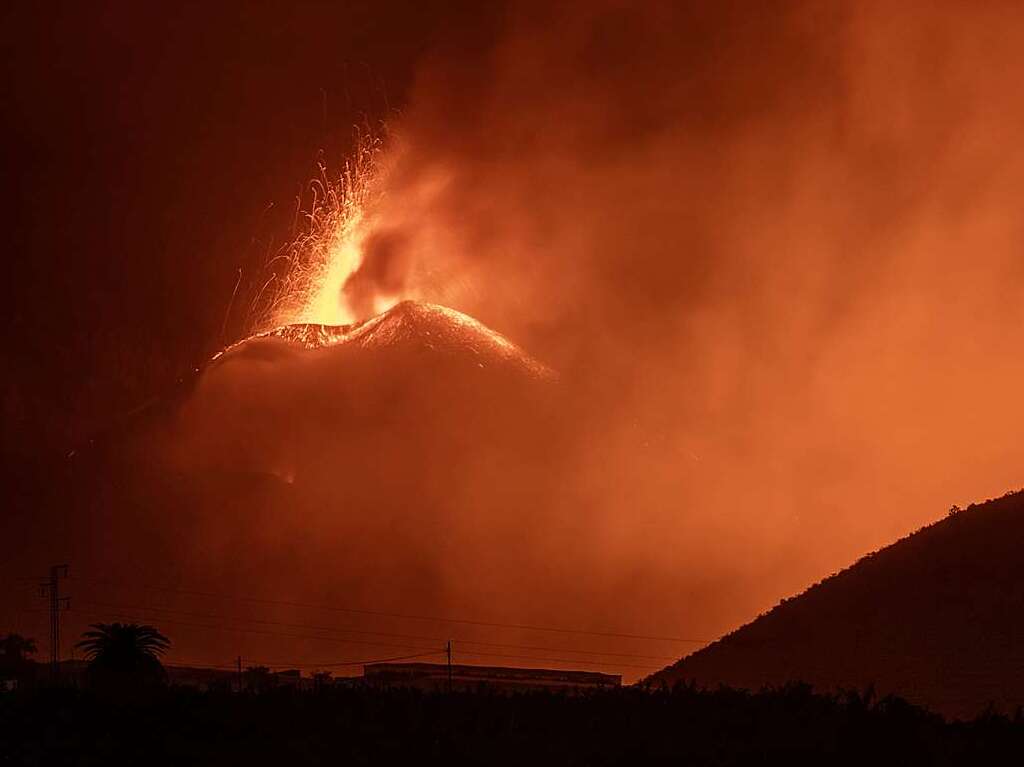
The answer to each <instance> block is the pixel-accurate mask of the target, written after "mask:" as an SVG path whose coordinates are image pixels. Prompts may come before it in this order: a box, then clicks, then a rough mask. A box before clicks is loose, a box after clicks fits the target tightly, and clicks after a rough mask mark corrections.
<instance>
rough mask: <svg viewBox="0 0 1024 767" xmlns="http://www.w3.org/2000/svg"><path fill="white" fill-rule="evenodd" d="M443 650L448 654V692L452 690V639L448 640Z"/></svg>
mask: <svg viewBox="0 0 1024 767" xmlns="http://www.w3.org/2000/svg"><path fill="white" fill-rule="evenodd" d="M444 651H445V653H446V654H447V655H448V692H449V693H450V692H451V691H452V640H450V639H449V640H448V644H446V645H445V648H444Z"/></svg>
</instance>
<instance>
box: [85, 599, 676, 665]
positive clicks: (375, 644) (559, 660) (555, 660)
mask: <svg viewBox="0 0 1024 767" xmlns="http://www.w3.org/2000/svg"><path fill="white" fill-rule="evenodd" d="M77 612H81V611H80V610H79V611H77ZM105 614H107V615H111V616H112V617H117V618H121V619H122V620H136V621H144V620H149V619H147V618H145V617H143V616H138V615H127V614H123V613H105ZM160 620H161V621H162V622H164V623H169V624H171V625H178V626H188V627H191V628H200V629H208V630H212V631H230V632H236V633H243V634H265V635H269V636H280V637H289V638H293V639H317V640H321V641H327V642H342V643H347V644H362V645H368V646H371V647H400V648H404V649H422V650H433V648H429V647H417V646H415V645H396V644H390V643H387V642H361V641H359V640H353V639H342V638H341V637H330V636H320V635H315V634H286V633H283V632H277V631H265V630H262V629H247V628H233V627H229V626H210V625H207V624H199V623H187V622H182V621H176V620H168V619H166V618H160ZM440 652H441V651H431V652H427V653H425V654H426V655H438V654H440ZM466 654H467V655H474V656H482V657H486V656H490V657H498V658H515V659H520V660H530V661H547V662H550V663H572V664H576V665H583V664H589V665H592V666H611V667H612V668H638V669H651V668H660V667H661V666H660V665H646V666H640V665H635V664H628V663H619V662H607V661H599V660H590V659H587V658H550V657H541V656H536V655H506V654H501V653H488V652H469V651H467V653H466ZM352 663H353V665H358V663H356V662H354V661H353V662H352ZM284 665H287V664H284Z"/></svg>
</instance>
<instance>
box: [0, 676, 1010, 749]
mask: <svg viewBox="0 0 1024 767" xmlns="http://www.w3.org/2000/svg"><path fill="white" fill-rule="evenodd" d="M0 744H2V748H0V754H2V756H0V764H4V765H43V764H45V765H62V764H74V765H112V764H143V765H162V764H168V765H170V764H174V765H180V764H189V765H196V764H200V765H202V764H211V765H218V767H224V765H236V764H237V765H265V764H267V765H269V764H274V765H285V764H287V765H299V764H327V763H332V764H345V765H362V764H366V765H369V764H374V765H378V764H392V763H406V764H433V763H442V762H443V763H445V764H449V765H450V764H487V765H522V764H530V765H531V766H534V767H535V766H536V765H544V764H552V765H554V764H557V765H583V764H586V765H602V764H608V765H611V764H623V765H626V764H628V765H640V764H699V765H705V764H706V765H731V764H751V763H757V764H782V765H794V764H823V763H827V764H829V765H837V764H838V765H844V764H850V765H853V764H858V765H860V764H872V765H877V764H901V765H906V764H914V765H928V764H936V765H946V764H985V763H996V761H997V760H1001V759H1003V758H1005V757H1007V756H1009V755H1013V754H1016V753H1024V719H1022V718H1021V717H1020V716H1019V715H1018V716H1017V717H1016V718H1014V719H1011V718H1007V717H1005V716H1001V715H995V714H989V715H985V716H982V717H980V718H978V719H976V720H974V721H971V722H953V723H948V722H946V721H944V720H943V719H942V718H941V717H939V716H937V715H935V714H932V713H929V712H927V711H925V710H923V709H920V708H916V707H914V706H911V705H910V704H908V703H906V702H905V701H902V700H900V699H896V698H887V699H883V700H880V701H875V700H872V699H871V696H870V695H858V694H847V695H843V696H822V695H816V694H813V693H812V692H811V691H810V689H809V688H808V687H806V686H801V685H790V686H787V687H785V688H781V689H777V690H766V691H763V692H761V693H757V694H749V693H744V692H738V691H734V690H729V689H724V688H723V689H719V690H717V691H701V690H698V689H696V688H692V687H685V686H676V687H675V688H674V689H672V690H668V689H663V690H659V691H645V690H641V689H636V688H623V689H617V690H606V691H600V692H589V693H586V694H566V693H546V692H541V693H524V694H520V695H498V694H488V693H478V694H470V693H455V694H452V695H445V694H441V693H424V692H419V691H416V690H411V689H396V690H384V691H375V690H371V689H368V688H364V687H343V686H336V687H333V688H329V689H324V690H321V691H319V692H316V693H301V692H297V691H294V690H287V689H279V690H274V691H271V692H267V693H264V694H262V695H254V694H242V695H238V694H232V693H229V692H199V691H197V690H193V689H185V688H172V689H167V690H163V691H161V692H158V693H155V694H154V695H153V696H152V697H150V698H148V699H147V700H146V701H145V702H136V703H134V704H132V705H127V704H124V703H118V702H111V700H110V699H109V698H97V697H95V696H93V695H91V694H89V693H87V692H83V691H80V690H74V689H63V690H60V689H50V690H36V691H23V692H21V693H8V694H5V695H0ZM825 759H827V762H826V761H823V760H825Z"/></svg>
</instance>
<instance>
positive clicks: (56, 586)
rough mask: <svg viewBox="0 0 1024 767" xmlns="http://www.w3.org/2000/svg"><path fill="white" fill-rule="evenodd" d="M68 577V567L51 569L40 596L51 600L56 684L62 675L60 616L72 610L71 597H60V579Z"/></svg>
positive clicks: (52, 666) (52, 671)
mask: <svg viewBox="0 0 1024 767" xmlns="http://www.w3.org/2000/svg"><path fill="white" fill-rule="evenodd" d="M67 577H68V566H67V565H53V566H51V567H50V577H49V578H48V579H46V580H45V581H43V583H42V587H41V588H40V590H39V591H40V594H42V595H43V596H44V597H49V600H50V680H51V681H52V682H56V680H57V677H58V675H59V674H60V614H61V611H63V610H70V609H71V597H62V596H61V595H60V579H61V578H67Z"/></svg>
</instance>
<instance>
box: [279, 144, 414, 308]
mask: <svg viewBox="0 0 1024 767" xmlns="http://www.w3.org/2000/svg"><path fill="white" fill-rule="evenodd" d="M382 150H383V145H382V142H381V141H380V140H379V139H376V138H370V139H366V140H363V141H361V142H360V146H359V148H358V150H357V152H356V155H355V157H354V159H353V160H351V161H349V162H347V163H346V164H345V172H344V173H343V174H342V175H341V177H340V178H338V179H337V180H332V179H330V178H328V176H327V173H326V170H325V169H324V168H323V167H321V169H320V171H321V172H320V178H319V179H316V180H315V181H314V182H313V184H312V191H313V201H312V204H311V205H310V208H309V211H308V212H306V213H304V214H302V216H303V218H305V220H306V227H305V230H304V231H303V232H302V233H301V234H300V235H298V237H296V239H295V240H294V241H293V242H292V244H291V246H290V247H289V249H288V250H289V252H288V255H287V260H288V262H289V264H290V273H289V274H288V275H287V276H286V277H285V278H284V281H283V284H282V287H281V288H280V290H279V291H278V297H277V298H276V299H275V300H274V302H273V305H272V308H271V311H270V323H271V326H272V327H281V326H284V325H293V324H297V323H303V324H318V325H347V324H351V323H353V322H355V321H357V320H360V319H364V318H363V317H357V316H355V314H354V312H353V311H352V309H351V306H350V305H349V302H348V300H346V297H345V285H346V283H347V282H348V280H349V278H351V277H352V275H353V274H355V272H356V271H357V270H358V269H359V267H360V265H361V264H362V262H363V242H364V240H365V238H366V234H367V228H368V221H367V213H366V211H367V209H368V207H369V206H370V204H371V203H372V201H373V200H374V199H375V198H376V196H377V195H379V189H378V184H377V183H376V182H377V162H378V157H379V155H380V153H381V151H382ZM399 299H400V297H399V296H395V297H394V298H393V299H384V298H383V297H381V299H380V300H378V301H377V302H376V304H377V305H376V306H375V307H374V308H375V310H376V311H377V312H381V311H385V310H387V309H389V308H390V307H391V306H393V305H394V304H395V303H397V302H398V300H399Z"/></svg>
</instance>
